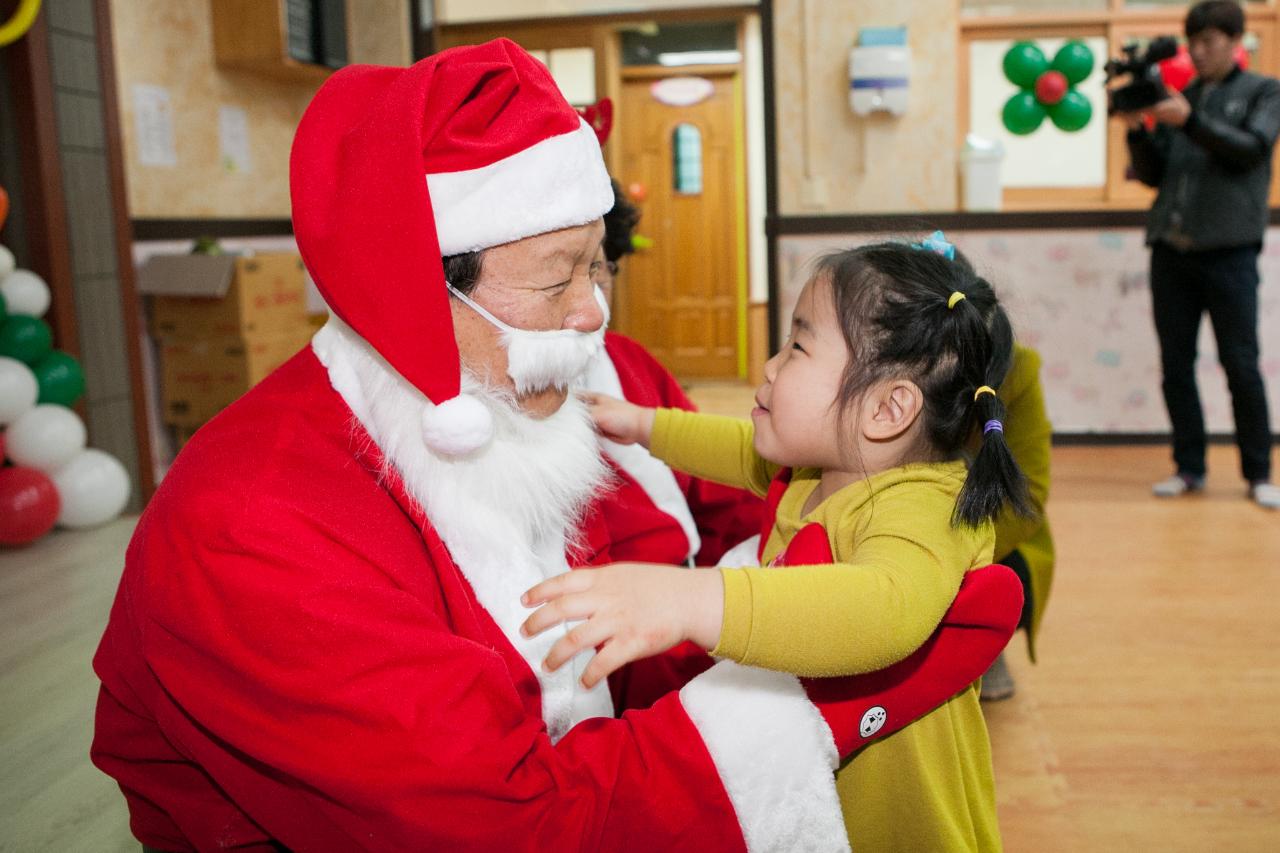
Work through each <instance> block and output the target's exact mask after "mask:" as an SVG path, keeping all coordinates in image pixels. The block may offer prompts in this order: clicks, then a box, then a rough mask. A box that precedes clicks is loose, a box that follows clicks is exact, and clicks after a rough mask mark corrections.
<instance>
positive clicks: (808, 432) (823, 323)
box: [751, 279, 849, 469]
mask: <svg viewBox="0 0 1280 853" xmlns="http://www.w3.org/2000/svg"><path fill="white" fill-rule="evenodd" d="M848 361H849V348H848V346H847V345H846V344H845V341H844V334H843V333H842V332H841V330H840V325H839V323H838V321H837V319H836V311H835V305H834V303H833V301H832V298H831V283H830V282H829V281H827V280H826V279H822V280H814V279H810V281H809V283H808V284H806V285H805V286H804V290H802V291H801V292H800V299H799V300H798V301H797V302H796V309H795V313H794V314H793V315H792V318H791V335H790V336H789V337H788V338H787V342H786V343H785V344H784V345H783V347H782V351H781V352H779V353H778V354H777V355H775V356H774V357H773V358H771V359H769V361H768V363H767V364H765V367H764V379H765V381H764V385H762V386H760V390H759V391H757V392H756V408H755V409H753V410H752V411H751V421H752V423H754V424H755V447H756V452H758V453H759V454H760V455H761V456H763V457H764V458H765V459H768V460H769V461H770V462H775V463H777V464H779V465H785V466H790V467H805V468H822V469H832V468H834V469H842V468H843V467H845V454H844V453H843V452H842V449H841V444H842V443H841V442H840V440H839V429H838V416H839V414H840V410H839V407H838V405H837V404H836V400H837V398H838V396H839V390H840V378H841V376H842V375H843V373H844V369H845V365H846V364H847V363H848Z"/></svg>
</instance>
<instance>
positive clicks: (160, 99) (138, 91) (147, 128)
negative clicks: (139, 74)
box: [133, 83, 178, 167]
mask: <svg viewBox="0 0 1280 853" xmlns="http://www.w3.org/2000/svg"><path fill="white" fill-rule="evenodd" d="M133 120H134V123H135V125H136V127H137V131H138V162H139V163H141V164H142V165H143V166H169V167H172V166H176V165H178V151H177V147H176V146H175V145H174V141H173V106H172V105H171V104H170V102H169V90H168V89H166V88H165V87H163V86H150V85H147V84H144V83H135V84H134V86H133Z"/></svg>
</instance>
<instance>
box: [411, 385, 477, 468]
mask: <svg viewBox="0 0 1280 853" xmlns="http://www.w3.org/2000/svg"><path fill="white" fill-rule="evenodd" d="M422 438H423V440H424V441H425V442H426V444H427V447H429V448H431V449H432V450H434V451H435V452H436V453H439V454H441V455H443V456H466V455H467V454H468V453H474V452H475V451H477V450H479V449H480V448H482V447H484V446H485V445H486V444H488V443H489V439H491V438H493V414H492V413H490V411H489V410H488V408H486V407H485V405H484V403H482V402H480V401H479V400H477V399H476V398H475V397H473V396H471V395H470V394H459V395H458V396H456V397H453V398H451V399H448V400H445V401H444V402H443V403H438V404H436V405H435V406H432V407H431V408H429V409H427V410H426V411H425V412H423V414H422Z"/></svg>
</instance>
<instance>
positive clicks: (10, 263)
mask: <svg viewBox="0 0 1280 853" xmlns="http://www.w3.org/2000/svg"><path fill="white" fill-rule="evenodd" d="M15 266H17V264H16V263H15V262H14V260H13V252H10V251H9V250H8V249H6V248H5V247H4V246H0V278H4V277H5V276H7V275H8V274H9V273H11V272H13V268H14V267H15Z"/></svg>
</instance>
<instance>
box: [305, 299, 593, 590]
mask: <svg viewBox="0 0 1280 853" xmlns="http://www.w3.org/2000/svg"><path fill="white" fill-rule="evenodd" d="M313 347H314V349H315V351H316V354H317V355H318V356H319V358H320V360H321V362H323V363H324V365H325V367H326V368H328V371H329V375H330V378H331V380H332V381H333V384H334V388H335V389H336V390H337V391H338V392H339V393H340V394H341V395H342V397H343V399H344V400H346V402H347V404H348V405H349V406H350V407H351V409H352V411H353V412H354V413H355V415H356V418H357V419H358V420H359V421H360V423H361V424H362V425H363V426H364V428H365V430H366V431H367V432H368V433H369V436H370V438H372V439H373V442H374V444H376V445H377V446H378V448H379V449H380V450H381V451H382V454H383V459H384V463H383V464H384V466H385V467H386V468H388V469H393V470H394V471H395V472H396V474H398V475H399V477H400V479H401V480H402V481H403V482H404V485H405V489H406V491H408V493H409V495H410V496H411V497H412V498H413V499H414V500H415V501H416V502H417V503H418V505H419V506H420V507H421V508H422V509H423V510H424V511H425V512H426V514H427V517H428V518H429V519H430V521H431V523H432V525H433V526H435V527H436V528H437V529H438V530H440V532H441V535H442V536H443V537H444V538H445V540H446V544H448V545H449V546H450V549H451V550H453V549H454V544H455V542H456V543H468V544H467V546H466V547H468V548H470V547H474V546H475V545H477V544H482V543H491V544H492V545H494V546H496V545H497V544H498V543H496V542H495V538H496V537H495V534H496V533H498V532H502V533H503V534H504V536H502V537H501V538H503V539H504V540H519V542H520V548H521V549H522V550H524V551H525V552H526V553H532V550H533V549H534V548H535V547H536V546H537V545H538V544H539V543H542V542H545V541H546V540H548V539H560V538H561V536H562V535H564V534H566V533H569V538H570V540H573V539H574V534H573V533H572V531H574V528H575V527H576V525H577V523H578V522H579V521H580V520H581V517H582V514H583V512H584V511H585V510H586V507H587V505H588V504H589V503H590V502H591V499H592V497H593V496H594V495H595V494H596V492H597V491H598V489H599V488H600V487H601V486H602V485H603V484H604V483H605V481H606V478H607V477H608V467H607V465H606V463H605V461H604V459H603V457H602V456H601V455H600V450H599V445H598V442H597V441H596V433H595V427H594V426H593V424H592V422H591V416H590V414H588V412H587V407H586V404H585V403H583V402H582V401H581V400H579V399H578V398H577V397H575V396H573V395H572V394H571V395H569V396H568V397H567V398H566V400H565V402H564V404H563V405H562V406H561V407H560V408H559V409H558V410H557V411H556V412H554V413H553V414H551V415H550V416H548V417H546V418H534V417H532V416H530V415H528V414H527V413H525V412H523V411H521V410H520V409H519V408H518V407H517V405H516V402H515V399H514V398H513V397H512V396H511V395H510V394H509V393H507V392H504V391H501V390H498V389H494V388H490V387H487V386H486V385H485V384H484V383H482V382H481V381H480V380H479V379H477V378H476V377H474V376H473V375H471V374H469V373H468V372H467V371H463V374H462V393H463V394H468V395H471V396H473V397H475V398H476V399H477V400H479V401H480V402H481V403H482V404H483V405H484V406H485V408H487V409H488V410H489V412H490V414H491V415H492V416H493V425H494V433H493V440H492V441H491V442H489V444H487V445H486V446H484V447H483V448H481V449H480V450H478V451H477V452H475V453H472V454H469V455H467V456H461V457H446V456H442V455H438V454H436V453H433V452H432V451H431V450H430V449H429V448H428V447H427V446H426V444H425V443H424V441H423V437H422V428H421V424H422V414H423V412H424V411H426V410H428V409H430V408H432V407H433V405H434V404H432V403H431V401H430V400H428V399H427V398H426V396H424V395H423V394H422V392H420V391H418V389H416V388H414V387H413V386H412V385H410V384H409V382H408V381H406V380H405V379H404V378H403V377H402V376H401V375H400V374H399V373H397V372H396V371H395V369H394V368H392V367H391V366H390V365H389V364H388V363H387V362H386V360H385V359H383V358H382V356H381V355H379V354H378V353H377V352H376V351H375V350H374V349H373V348H372V347H371V346H369V344H368V343H367V342H366V341H365V340H364V339H363V338H361V337H360V336H359V335H357V334H356V333H355V332H354V331H353V330H352V329H351V328H350V327H348V326H347V325H346V324H345V323H343V322H342V321H341V320H339V319H338V318H336V317H331V318H330V319H329V322H328V324H327V325H326V326H325V327H324V328H323V329H321V330H320V332H319V333H317V335H316V338H315V340H314V341H313ZM450 540H453V541H450ZM511 545H512V547H516V543H515V542H514V541H512V542H511ZM521 592H523V590H521Z"/></svg>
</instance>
